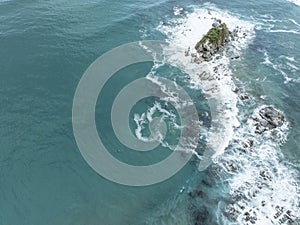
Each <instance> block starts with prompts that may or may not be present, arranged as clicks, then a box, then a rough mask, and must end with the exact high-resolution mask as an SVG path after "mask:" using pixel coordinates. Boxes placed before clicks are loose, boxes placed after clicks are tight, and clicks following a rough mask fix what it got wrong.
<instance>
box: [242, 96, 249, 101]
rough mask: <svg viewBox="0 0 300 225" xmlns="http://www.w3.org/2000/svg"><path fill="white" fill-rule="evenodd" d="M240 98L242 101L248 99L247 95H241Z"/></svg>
mask: <svg viewBox="0 0 300 225" xmlns="http://www.w3.org/2000/svg"><path fill="white" fill-rule="evenodd" d="M240 98H241V100H242V101H244V100H248V99H249V97H248V96H247V95H241V97H240Z"/></svg>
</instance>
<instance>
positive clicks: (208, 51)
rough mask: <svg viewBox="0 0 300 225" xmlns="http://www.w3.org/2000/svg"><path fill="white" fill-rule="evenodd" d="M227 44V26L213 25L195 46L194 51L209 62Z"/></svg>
mask: <svg viewBox="0 0 300 225" xmlns="http://www.w3.org/2000/svg"><path fill="white" fill-rule="evenodd" d="M227 42H229V30H228V28H227V25H226V24H225V23H222V24H219V25H217V23H214V27H213V28H211V29H210V30H209V31H208V33H207V34H206V35H205V36H204V37H203V38H202V39H201V40H200V41H199V42H198V43H197V44H196V46H195V49H196V50H197V52H198V53H199V54H200V56H201V57H202V58H203V59H204V60H206V61H209V60H210V59H211V57H212V56H213V55H214V54H215V53H217V52H218V51H219V50H220V49H221V47H222V46H224V45H225V43H227Z"/></svg>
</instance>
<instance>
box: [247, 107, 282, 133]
mask: <svg viewBox="0 0 300 225" xmlns="http://www.w3.org/2000/svg"><path fill="white" fill-rule="evenodd" d="M253 120H254V121H255V124H254V125H255V128H256V130H255V132H256V133H258V134H261V133H263V132H265V131H268V130H272V129H275V128H277V127H280V126H282V125H283V123H284V121H285V118H284V116H283V114H282V112H280V111H279V110H277V109H274V108H273V107H272V106H265V107H263V108H261V109H260V110H259V112H258V115H256V116H255V117H254V118H253Z"/></svg>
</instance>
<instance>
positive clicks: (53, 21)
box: [0, 0, 300, 225]
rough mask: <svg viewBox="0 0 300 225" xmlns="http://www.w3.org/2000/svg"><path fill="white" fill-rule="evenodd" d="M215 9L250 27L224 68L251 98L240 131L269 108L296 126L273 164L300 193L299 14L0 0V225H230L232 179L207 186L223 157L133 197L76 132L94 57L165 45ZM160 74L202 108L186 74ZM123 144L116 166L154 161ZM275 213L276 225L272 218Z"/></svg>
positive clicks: (278, 4)
mask: <svg viewBox="0 0 300 225" xmlns="http://www.w3.org/2000/svg"><path fill="white" fill-rule="evenodd" d="M174 7H177V8H181V7H182V8H183V10H182V11H183V12H184V13H183V14H181V15H177V14H176V13H174V12H176V8H175V9H174ZM208 8H209V9H210V10H214V9H215V8H216V9H217V11H218V12H219V11H221V12H225V11H226V12H228V13H229V14H230V15H232V16H235V17H236V18H239V19H240V20H243V21H247V22H248V23H249V24H252V25H253V26H254V35H253V38H252V39H251V40H250V41H249V43H247V45H246V46H245V47H243V48H242V49H241V50H240V55H241V58H240V59H239V60H236V61H231V62H230V63H229V68H230V69H231V70H232V77H233V80H234V82H235V84H236V85H237V86H239V87H240V88H242V89H243V91H244V92H245V93H247V95H249V96H251V99H250V100H249V101H248V102H239V103H238V108H239V116H238V118H239V120H240V122H241V124H245V120H246V119H245V118H248V117H249V116H251V114H252V112H253V111H254V109H255V108H257V107H259V106H261V105H263V104H267V105H273V106H275V107H276V108H278V109H279V110H281V111H282V112H284V114H285V115H286V117H287V120H288V121H289V130H288V131H286V133H287V134H288V138H287V141H286V142H285V143H284V144H283V145H281V146H276V147H275V149H276V151H277V153H278V154H279V156H278V160H277V158H275V157H274V158H273V159H275V160H276V163H277V162H278V165H283V166H285V167H284V168H286V170H283V171H292V172H291V174H287V175H286V178H287V179H290V177H292V178H293V179H294V180H292V181H293V182H294V181H295V182H296V183H293V184H291V189H289V190H292V189H293V188H292V187H296V188H297V186H299V181H300V180H299V173H300V151H299V145H300V139H299V136H300V91H299V87H300V86H299V85H300V77H299V74H300V49H299V47H300V46H299V43H300V6H298V5H296V4H294V3H291V2H288V1H285V0H275V1H270V0H267V1H264V2H257V1H254V0H251V1H246V2H241V1H235V0H234V1H211V2H210V4H207V2H204V1H192V0H188V1H185V2H182V1H177V0H174V1H166V0H163V1H153V2H150V1H144V0H140V1H130V0H126V1H118V2H114V1H96V0H95V1H77V0H74V1H59V0H53V1H38V0H36V1H17V0H11V1H0V76H1V82H0V96H1V97H0V108H1V116H0V137H1V139H0V140H1V148H0V149H1V150H0V225H7V224H11V225H19V224H23V225H27V224H28V225H40V224H51V225H56V224H57V225H61V224H72V225H83V224H85V225H102V224H103V225H104V224H105V225H117V224H178V225H186V224H197V223H195V221H194V219H193V218H194V213H195V212H197V213H198V214H201V215H204V216H203V217H201V218H198V219H197V220H198V221H199V223H198V224H202V223H200V221H203V224H234V223H233V222H232V221H228V220H226V219H224V218H223V217H224V216H223V215H224V207H223V204H225V205H226V204H229V203H228V202H229V201H230V200H227V199H230V198H229V197H228V196H229V193H230V189H231V186H230V185H229V184H228V182H227V181H228V180H227V179H229V178H228V176H227V175H226V174H223V173H220V174H219V175H218V176H216V177H214V178H213V180H211V179H212V175H211V174H214V171H215V170H214V168H215V166H216V167H217V166H218V164H219V163H220V164H221V163H222V157H221V158H220V159H219V161H218V160H217V161H216V162H215V164H216V165H213V166H212V168H211V169H209V170H207V171H204V172H201V173H200V172H198V171H197V163H198V161H197V160H192V161H191V162H190V163H189V164H188V165H187V166H186V167H185V168H184V169H183V170H182V171H180V173H178V174H177V175H176V176H174V177H172V178H171V179H169V180H167V181H165V182H163V183H161V184H156V185H152V186H149V187H143V188H136V187H127V186H122V185H118V184H115V183H112V182H110V181H108V180H106V179H104V178H103V177H101V176H99V175H98V174H97V173H96V172H94V170H92V169H91V168H90V167H89V166H88V165H87V163H86V162H85V161H84V159H83V158H82V156H81V154H80V152H79V150H78V147H77V145H76V142H75V139H74V136H73V130H72V103H73V96H74V93H75V90H76V87H77V84H78V82H79V80H80V78H81V76H82V74H83V73H84V71H85V70H86V69H87V67H88V66H89V65H90V64H91V63H92V62H93V61H94V60H95V59H96V58H97V57H98V56H100V55H102V54H103V53H105V52H107V51H109V50H111V49H112V48H114V47H117V46H119V45H120V44H125V43H128V42H132V41H139V40H143V39H149V40H151V39H154V40H164V39H167V40H168V39H169V37H168V35H165V34H164V33H163V32H161V29H158V26H159V25H162V24H163V26H165V27H166V28H167V29H169V30H170V31H172V32H173V33H175V32H174V31H175V30H176V25H174V24H176V21H177V20H178V21H179V22H178V26H180V23H184V22H182V21H180V19H184V18H185V17H186V16H188V15H189V14H190V13H192V12H193V11H195V9H204V10H205V9H208ZM211 8H213V9H211ZM199 16H201V15H199ZM174 20H175V23H174ZM172 21H173V22H172ZM208 26H210V24H209V25H208ZM170 35H171V34H170ZM199 38H201V37H199ZM184 46H185V45H184ZM149 67H151V65H135V66H134V67H130V68H128V73H129V72H130V73H131V74H132V76H133V77H137V76H140V75H141V74H142V75H144V74H147V69H149ZM123 72H124V71H123ZM125 73H126V71H125ZM162 74H163V75H162V76H165V77H168V78H172V77H174V76H177V78H176V79H177V82H179V83H181V85H183V86H185V88H186V89H187V90H189V92H190V95H191V96H193V97H194V99H195V98H196V100H195V102H197V103H199V105H200V106H199V107H200V108H201V104H205V101H204V100H203V96H202V95H201V94H200V92H199V91H198V92H197V91H195V90H194V89H192V88H190V87H189V85H188V82H189V80H188V79H186V76H187V74H185V73H183V72H182V73H181V74H179V75H178V71H176V69H174V68H170V71H163V72H162ZM129 79H130V78H129ZM116 80H117V77H116ZM112 81H113V80H112ZM125 82H127V80H122V81H120V82H118V83H117V84H115V85H114V84H111V86H108V87H107V90H109V89H116V90H115V92H114V91H111V92H108V93H107V96H105V97H104V98H107V100H108V101H107V103H106V104H107V105H109V104H111V103H110V102H111V101H112V98H113V97H114V95H116V93H117V89H118V88H117V87H118V85H119V86H120V85H122V84H123V83H125ZM112 87H113V88H112ZM197 95H198V96H197ZM197 99H198V100H199V101H197ZM145 104H147V103H145ZM97 109H98V110H97V112H96V121H97V125H99V127H100V125H101V124H102V121H104V122H105V123H104V122H103V123H104V125H105V126H104V128H99V129H100V130H101V129H103V130H104V131H103V132H101V134H100V136H101V135H102V136H103V137H105V138H107V142H108V145H109V144H112V145H115V144H116V143H115V142H113V141H112V142H111V141H110V138H111V136H113V133H112V132H111V129H110V125H109V124H107V120H106V118H107V114H108V113H109V112H107V111H106V109H107V107H103V106H100V105H97ZM105 116H106V117H105ZM132 125H133V126H134V123H133V121H132ZM106 126H107V127H106ZM234 136H237V134H235V135H234ZM257 142H259V140H257ZM116 146H117V148H118V149H119V148H120V149H119V150H120V151H116V152H112V154H114V155H116V157H120V159H124V160H125V161H126V160H128V161H129V162H133V161H135V159H136V157H140V158H139V160H138V161H137V162H136V163H137V164H139V163H147V162H148V161H147V160H148V158H142V157H141V156H136V155H133V154H131V153H129V154H126V153H124V149H121V147H120V145H119V144H118V143H117V144H116ZM234 148H235V144H234V143H231V144H230V145H229V147H228V148H227V149H225V156H224V157H228V155H230V156H231V157H233V156H232V155H234V154H231V153H232V152H234ZM257 148H260V146H258V147H257ZM167 153H168V151H167V150H165V152H164V154H162V155H159V157H158V158H150V160H159V159H161V157H165V155H166V154H167ZM281 153H282V155H281ZM258 155H259V154H258ZM269 157H272V156H269ZM236 160H238V159H236ZM144 161H145V162H144ZM262 161H263V162H265V161H268V159H265V158H264V159H263V160H262ZM270 161H271V159H270ZM148 163H149V162H148ZM241 164H242V163H241ZM273 164H274V163H273ZM267 166H270V165H268V164H267V163H266V167H267ZM274 166H277V164H276V165H275V164H274ZM250 168H251V167H250ZM253 169H255V168H253ZM271 169H273V170H275V169H274V168H271ZM240 174H244V171H243V170H241V171H240ZM274 176H275V175H274ZM281 178H282V177H281ZM236 179H238V178H236ZM239 179H242V180H241V182H243V179H247V178H245V177H243V176H242V175H241V177H240V178H239ZM200 181H205V182H200ZM285 182H286V181H285V180H282V184H284V185H285V184H286V183H285ZM207 183H211V184H212V185H211V186H209V185H207ZM195 189H200V190H203V191H204V192H205V193H209V194H207V197H206V199H205V200H204V201H205V204H203V200H199V202H196V203H195V202H194V201H198V200H195V199H191V198H190V197H189V196H188V193H189V191H190V190H195ZM276 190H277V189H276V187H275V191H274V194H275V196H276V194H278V193H276ZM181 192H183V193H181ZM289 194H290V195H293V196H292V197H293V198H294V199H295V201H296V202H295V205H293V206H290V207H291V208H297V207H298V208H299V201H298V203H297V197H300V196H299V190H298V191H294V192H290V193H289ZM278 201H279V200H278ZM249 202H251V201H250V200H249ZM279 203H280V201H279ZM279 203H278V204H279ZM276 204H277V203H276ZM297 204H298V205H297ZM204 207H205V208H204ZM287 208H288V206H287ZM269 213H270V215H269V216H270V217H272V216H273V214H274V212H273V211H269ZM295 214H296V213H295ZM221 215H222V216H221ZM298 216H299V214H298ZM207 217H208V218H207ZM205 221H206V222H205ZM208 221H209V222H208ZM257 224H264V223H263V222H258V223H257ZM270 224H272V223H270ZM273 224H276V223H275V222H273ZM295 224H296V223H295ZM264 225H265V224H264Z"/></svg>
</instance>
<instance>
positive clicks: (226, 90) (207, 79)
mask: <svg viewBox="0 0 300 225" xmlns="http://www.w3.org/2000/svg"><path fill="white" fill-rule="evenodd" d="M216 19H221V20H222V22H225V23H226V24H227V26H228V28H229V29H230V30H234V29H238V31H239V32H238V33H237V34H238V38H237V40H234V41H232V44H231V51H232V52H233V53H232V54H239V51H240V50H241V49H243V48H245V47H246V46H247V44H248V43H249V41H250V40H251V39H252V38H253V36H254V31H253V30H254V26H253V25H252V24H251V23H248V22H245V21H242V20H240V19H239V18H237V17H235V16H232V15H230V14H229V13H227V12H224V11H221V10H219V9H218V8H216V7H215V6H214V5H212V4H205V8H201V9H199V8H194V11H193V12H192V13H190V14H187V15H186V17H183V18H176V19H173V20H171V21H168V25H165V24H163V23H161V24H160V26H159V27H158V30H159V31H161V32H162V33H164V34H165V35H166V36H167V37H168V38H167V40H166V41H168V42H169V43H170V47H169V48H168V49H166V54H167V61H168V63H170V64H171V65H174V66H177V67H179V68H180V69H181V70H182V71H184V72H185V73H187V74H189V76H190V78H191V84H192V85H193V86H194V87H195V88H200V89H201V91H202V92H203V93H204V95H205V97H206V98H207V99H211V100H213V101H216V102H215V104H214V105H215V109H214V110H212V111H213V112H215V113H216V116H215V117H214V118H215V121H213V123H215V124H218V126H217V127H215V128H214V130H212V133H211V136H210V138H209V140H208V142H209V147H210V148H211V149H212V151H213V152H212V155H210V156H212V157H216V156H217V155H220V154H222V153H223V152H224V150H225V148H226V147H227V146H228V144H229V142H230V140H231V139H232V136H233V134H234V132H233V130H234V128H235V127H237V126H239V122H238V120H237V115H238V109H237V107H236V104H237V95H236V94H235V93H234V92H233V91H232V90H233V89H234V88H235V85H234V83H233V81H232V77H231V71H230V69H229V68H228V64H229V58H228V57H227V56H226V55H223V56H222V55H219V59H214V60H213V61H211V62H203V63H201V64H198V63H193V62H192V61H193V56H195V55H197V52H196V50H195V49H194V46H195V45H196V44H197V42H198V41H199V40H200V39H201V38H202V37H203V36H204V35H205V34H206V33H207V32H208V30H209V29H210V28H211V27H212V23H214V22H215V21H216ZM244 33H247V36H245V35H243V34H244ZM185 55H188V56H185ZM216 140H218V141H216Z"/></svg>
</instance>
